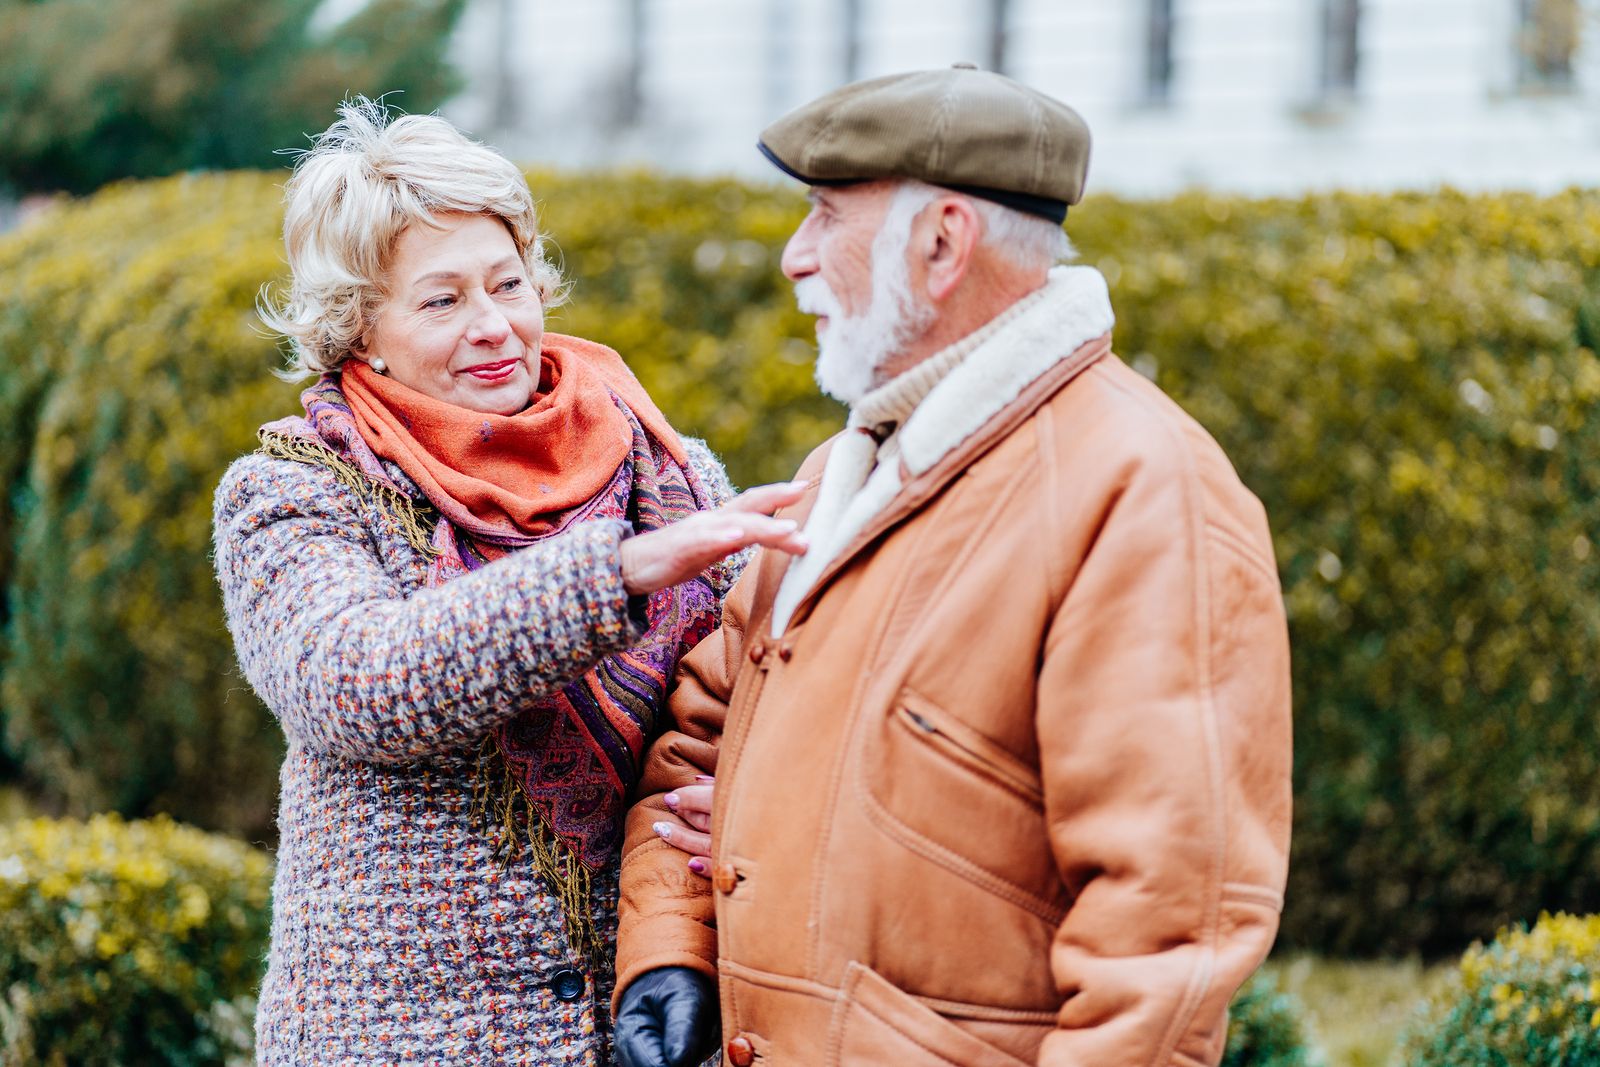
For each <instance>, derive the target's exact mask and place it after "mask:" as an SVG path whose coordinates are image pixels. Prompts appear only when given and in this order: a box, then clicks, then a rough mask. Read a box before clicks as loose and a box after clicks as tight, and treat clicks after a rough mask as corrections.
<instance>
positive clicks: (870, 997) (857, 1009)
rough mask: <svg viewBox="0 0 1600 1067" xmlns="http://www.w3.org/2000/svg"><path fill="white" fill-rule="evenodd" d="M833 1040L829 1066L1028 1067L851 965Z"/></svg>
mask: <svg viewBox="0 0 1600 1067" xmlns="http://www.w3.org/2000/svg"><path fill="white" fill-rule="evenodd" d="M831 1031H832V1032H831V1033H830V1034H829V1035H828V1060H827V1062H828V1067H858V1065H860V1064H867V1063H871V1064H891V1063H892V1064H894V1065H895V1067H1027V1064H1025V1063H1024V1062H1023V1061H1022V1060H1019V1059H1017V1058H1016V1057H1015V1056H1012V1055H1011V1054H1010V1053H1008V1052H1005V1051H1002V1050H1001V1049H998V1048H995V1047H994V1046H993V1045H991V1044H989V1043H988V1042H986V1041H982V1040H980V1039H979V1038H977V1037H974V1036H973V1035H972V1034H969V1033H967V1032H966V1031H965V1030H963V1029H962V1028H961V1027H959V1026H957V1025H956V1024H955V1023H953V1022H951V1021H950V1020H949V1019H946V1018H945V1017H944V1016H943V1015H940V1014H939V1013H938V1012H936V1011H934V1010H933V1009H932V1008H930V1007H928V1006H927V1005H925V1004H923V1003H921V1002H920V1001H918V1000H917V999H916V998H915V997H913V996H911V995H910V994H908V993H906V992H904V991H902V990H900V989H898V988H896V987H895V986H894V984H893V983H891V982H890V981H889V980H888V979H886V978H884V977H883V976H882V975H880V974H878V973H877V972H876V971H874V970H872V968H870V967H867V966H865V965H863V964H860V963H850V964H849V965H848V966H847V967H846V968H845V975H844V986H843V988H842V989H841V990H840V991H839V1001H838V1004H837V1005H836V1006H835V1008H834V1013H833V1024H832V1027H831Z"/></svg>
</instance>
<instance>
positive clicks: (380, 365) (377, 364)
mask: <svg viewBox="0 0 1600 1067" xmlns="http://www.w3.org/2000/svg"><path fill="white" fill-rule="evenodd" d="M368 366H370V367H371V368H372V369H373V371H374V372H375V373H378V374H386V373H388V370H389V364H387V363H385V362H384V361H383V359H382V357H379V358H378V359H375V360H373V361H372V362H371V363H369V364H368Z"/></svg>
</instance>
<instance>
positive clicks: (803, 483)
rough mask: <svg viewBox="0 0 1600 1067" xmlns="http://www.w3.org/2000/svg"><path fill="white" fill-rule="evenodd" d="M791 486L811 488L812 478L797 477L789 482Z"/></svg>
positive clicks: (792, 487) (791, 487)
mask: <svg viewBox="0 0 1600 1067" xmlns="http://www.w3.org/2000/svg"><path fill="white" fill-rule="evenodd" d="M789 488H790V489H810V488H811V480H810V479H809V478H799V479H796V480H795V481H792V482H790V483H789Z"/></svg>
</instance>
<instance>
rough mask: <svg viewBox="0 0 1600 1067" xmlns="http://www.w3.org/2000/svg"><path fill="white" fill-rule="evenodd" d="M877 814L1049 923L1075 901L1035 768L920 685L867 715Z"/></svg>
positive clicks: (867, 788)
mask: <svg viewBox="0 0 1600 1067" xmlns="http://www.w3.org/2000/svg"><path fill="white" fill-rule="evenodd" d="M863 729H864V730H865V732H866V735H867V736H866V737H865V739H864V741H863V745H862V757H861V760H860V762H859V764H858V768H859V772H858V773H859V775H860V779H859V781H860V789H861V791H862V793H863V799H864V805H863V806H864V808H865V810H866V814H867V817H868V819H869V820H870V821H871V822H872V823H873V824H874V825H875V826H876V827H877V828H878V829H879V830H880V831H881V832H882V833H883V834H885V835H886V836H887V837H888V838H890V839H891V840H893V841H895V842H896V843H898V844H900V845H901V846H903V847H904V848H907V849H909V850H910V851H912V852H913V853H915V854H917V855H918V856H920V857H922V859H923V860H925V861H927V862H931V863H933V864H936V865H937V866H939V867H941V868H943V869H944V870H946V871H949V872H951V873H953V874H955V875H957V876H958V877H960V878H963V879H965V880H966V881H968V882H970V883H972V884H974V885H976V886H978V887H979V888H981V889H983V890H985V891H986V892H988V893H990V894H992V895H994V896H998V897H1000V898H1001V899H1003V900H1006V901H1009V902H1010V903H1012V904H1014V905H1016V906H1018V907H1020V908H1023V909H1024V910H1026V911H1028V912H1031V913H1032V914H1034V915H1036V916H1038V917H1039V918H1040V919H1042V920H1044V921H1045V922H1046V923H1052V924H1053V923H1056V922H1059V921H1060V919H1061V916H1062V915H1063V914H1064V913H1065V911H1066V907H1067V902H1068V901H1067V895H1066V890H1065V887H1064V886H1063V884H1062V882H1061V875H1060V871H1059V869H1058V868H1057V866H1056V862H1055V857H1054V855H1053V854H1052V853H1051V851H1050V838H1049V833H1048V831H1047V828H1046V826H1045V820H1044V805H1043V799H1042V791H1041V788H1040V785H1039V778H1038V775H1037V773H1036V772H1035V771H1034V770H1033V768H1031V767H1029V766H1028V765H1027V764H1025V763H1024V762H1023V761H1022V760H1020V759H1018V758H1017V757H1015V756H1013V755H1012V754H1011V753H1010V752H1007V751H1006V750H1005V749H1003V748H1002V747H1001V746H999V745H997V744H995V743H994V742H993V741H990V740H989V739H988V738H987V737H984V736H983V735H982V734H981V733H980V732H978V731H977V730H975V729H973V728H972V727H970V726H968V725H967V724H966V723H964V722H962V721H960V720H959V719H958V718H957V717H955V716H953V715H950V714H949V713H947V712H945V711H944V710H943V709H941V708H939V707H938V706H936V705H934V704H933V703H932V702H931V701H928V700H925V699H923V698H921V697H919V696H917V695H916V694H915V693H912V692H909V691H906V692H903V693H902V694H901V695H900V696H899V697H898V698H897V699H896V701H895V703H894V705H892V707H891V708H890V710H889V712H888V714H887V715H880V716H874V717H872V719H871V720H870V721H868V722H866V723H864V724H863Z"/></svg>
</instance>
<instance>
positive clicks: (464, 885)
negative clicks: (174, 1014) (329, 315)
mask: <svg viewBox="0 0 1600 1067" xmlns="http://www.w3.org/2000/svg"><path fill="white" fill-rule="evenodd" d="M686 444H687V445H688V447H689V450H690V458H691V464H692V466H693V467H694V469H695V471H696V473H697V475H698V476H699V478H700V480H701V482H702V484H703V485H704V486H705V487H706V488H707V490H708V492H709V494H710V495H711V497H712V498H713V499H714V500H715V501H716V502H718V503H720V502H721V501H723V500H725V499H727V498H728V497H729V496H730V495H731V489H730V488H729V486H728V481H727V476H726V474H725V473H724V472H723V470H722V468H721V466H720V465H719V464H718V463H717V461H716V460H715V459H714V458H713V457H712V455H711V454H710V452H709V451H708V450H707V449H706V448H705V446H704V445H703V444H701V443H700V442H697V441H687V442H686ZM385 466H386V468H387V470H388V473H389V475H390V476H391V477H392V478H393V479H394V480H395V481H396V483H397V484H399V485H400V486H402V487H404V488H406V489H407V490H408V491H409V492H411V493H412V495H413V496H414V497H415V498H416V500H417V501H418V502H421V501H422V495H421V492H420V491H419V490H417V489H416V488H415V486H414V484H413V483H412V482H411V481H410V480H409V479H407V478H406V477H405V475H404V474H403V473H402V472H401V471H400V470H399V468H398V467H395V466H393V465H392V464H385ZM214 517H215V538H216V543H215V561H216V568H217V574H218V578H219V580H220V582H221V584H222V593H223V603H224V607H225V610H226V614H227V622H228V628H229V630H230V632H231V633H232V634H233V638H234V643H235V647H236V649H237V652H238V657H239V663H240V666H241V668H242V669H243V672H244V675H245V677H246V678H247V679H248V680H249V682H250V684H251V685H252V686H253V687H254V688H255V691H256V692H257V693H258V694H259V695H260V697H261V699H262V700H263V702H264V703H265V704H266V705H267V707H268V708H269V709H270V710H271V711H272V713H273V714H274V715H275V716H276V717H277V719H278V721H279V722H280V724H281V725H282V727H283V731H284V735H285V737H286V739H287V742H288V750H287V754H286V756H285V759H284V763H283V769H282V773H281V787H282V795H281V804H280V810H279V817H278V822H279V830H280V844H279V851H278V869H277V875H276V879H275V882H274V885H273V916H272V949H271V955H270V958H269V960H268V967H267V974H266V978H265V981H264V984H263V986H262V990H261V996H260V1002H259V1008H258V1013H257V1019H256V1036H257V1053H256V1054H257V1057H258V1060H259V1062H261V1063H263V1064H269V1065H278V1064H283V1065H291V1064H293V1065H301V1067H305V1065H312V1064H315V1065H317V1067H337V1065H343V1064H349V1065H355V1064H361V1065H371V1064H435V1063H438V1064H452V1065H455V1064H491V1063H492V1064H581V1065H585V1067H591V1065H597V1064H604V1063H609V1062H611V1054H610V1027H609V1011H608V1001H609V996H610V988H609V986H610V981H609V979H608V977H607V976H606V975H605V974H600V975H596V974H593V973H591V968H590V967H589V966H588V964H587V963H585V962H584V960H583V957H582V954H581V953H580V952H578V951H577V950H576V949H575V948H574V947H573V946H572V945H569V944H568V941H567V937H566V935H565V933H564V931H563V924H562V915H561V909H560V904H559V898H558V896H557V894H556V893H554V892H553V891H552V888H551V887H550V886H549V885H548V884H546V883H545V882H544V880H543V879H542V878H541V876H540V875H539V873H538V872H537V871H536V870H535V868H534V867H533V865H532V864H531V863H530V862H529V860H528V859H527V857H526V856H523V857H522V858H520V859H517V860H514V861H513V862H511V863H510V865H509V866H507V865H505V864H503V863H502V861H501V860H500V859H498V858H497V857H496V856H495V855H494V854H493V850H492V838H491V835H490V833H489V832H488V828H487V827H485V826H484V825H483V821H482V819H481V818H479V817H475V816H474V815H473V810H472V809H473V805H472V799H473V789H474V786H475V784H476V781H477V778H476V758H477V752H478V749H479V745H480V743H481V742H482V740H483V738H484V737H485V736H486V735H487V733H488V732H489V731H490V730H491V729H492V728H493V727H495V726H496V725H498V724H499V723H500V722H502V721H504V720H505V719H507V718H509V717H511V716H513V715H514V714H516V713H517V712H518V711H520V710H521V709H523V708H525V707H526V706H528V704H529V703H530V702H531V701H532V700H534V699H536V698H537V697H539V696H541V695H542V694H544V693H546V692H548V691H550V690H552V689H553V688H555V687H557V686H558V685H559V684H561V683H563V682H566V681H569V680H570V679H572V678H574V677H576V676H578V675H580V674H581V673H582V672H584V671H585V670H587V669H588V668H590V667H591V666H593V665H594V664H595V663H597V662H598V661H599V660H600V659H602V658H603V657H605V656H606V655H608V654H610V653H614V652H617V651H620V650H621V649H623V648H625V647H627V646H628V645H629V644H630V643H631V642H632V641H633V640H635V639H636V638H637V637H639V636H640V635H641V633H642V628H641V627H640V625H639V621H638V618H637V617H636V613H632V612H630V610H629V609H630V604H629V597H628V596H627V595H626V594H625V593H624V591H623V587H622V577H621V567H620V559H619V553H618V545H619V544H620V542H621V540H622V538H623V537H624V536H625V535H626V533H627V526H626V524H624V523H621V522H614V521H602V522H589V523H585V524H580V525H578V526H575V527H573V528H572V529H570V530H569V531H567V532H566V533H564V534H561V535H559V536H556V537H552V538H550V539H547V540H545V541H542V542H539V543H538V544H536V545H534V546H532V547H530V548H527V549H524V550H522V551H519V552H516V553H513V554H511V555H510V556H508V557H506V558H505V559H502V560H499V561H496V562H495V563H492V564H489V565H487V566H485V567H484V568H482V569H481V570H479V571H476V572H474V573H472V574H469V575H465V576H462V577H460V578H457V579H454V580H452V581H450V582H448V583H446V584H444V585H442V586H438V587H435V588H427V587H426V578H427V571H428V561H427V559H426V558H425V557H424V556H423V555H422V554H421V553H420V552H418V551H417V550H416V549H415V548H414V547H412V545H411V543H410V542H408V540H407V538H406V536H405V534H404V532H403V529H402V527H401V525H400V522H399V520H398V519H397V518H396V517H395V516H394V515H392V514H390V513H388V512H387V511H386V510H385V509H384V508H383V507H382V506H381V504H379V503H377V502H372V501H368V500H366V499H364V498H362V497H361V496H358V494H356V493H354V492H352V491H351V489H349V488H348V487H347V486H345V485H343V484H341V482H340V481H339V480H338V478H337V477H335V475H334V474H333V473H332V472H330V471H328V470H326V469H324V468H322V467H319V466H316V465H312V464H308V463H300V462H295V461H292V460H286V459H278V458H271V457H268V456H265V455H261V454H252V455H249V456H245V457H243V458H241V459H239V460H237V461H236V462H235V463H234V464H233V465H232V467H230V468H229V470H228V472H227V473H226V475H225V476H224V477H223V479H222V482H221V485H220V486H219V487H218V489H217V493H216V498H215V515H214ZM741 558H742V557H741ZM741 558H735V559H732V560H730V561H728V562H726V563H724V564H720V565H718V566H717V567H715V568H713V569H712V571H711V572H710V573H709V574H708V578H709V579H710V581H711V584H712V586H713V588H714V589H715V591H716V593H717V596H718V598H719V601H720V598H721V597H722V595H723V594H724V593H725V592H726V590H727V588H728V586H730V585H731V584H732V580H733V578H734V577H735V576H736V574H737V571H738V567H739V565H740V562H741ZM594 898H595V899H594V900H593V912H594V918H595V922H596V924H597V926H598V927H599V929H600V930H601V931H602V934H603V936H604V937H605V938H606V939H607V941H608V942H609V941H611V940H613V939H614V937H615V922H616V919H615V915H616V871H615V868H614V867H613V868H612V869H611V870H608V871H607V872H605V873H604V874H603V875H601V876H597V877H596V878H595V889H594Z"/></svg>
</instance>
